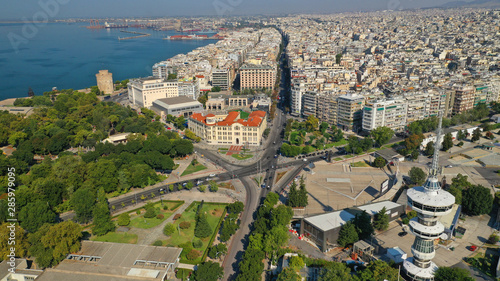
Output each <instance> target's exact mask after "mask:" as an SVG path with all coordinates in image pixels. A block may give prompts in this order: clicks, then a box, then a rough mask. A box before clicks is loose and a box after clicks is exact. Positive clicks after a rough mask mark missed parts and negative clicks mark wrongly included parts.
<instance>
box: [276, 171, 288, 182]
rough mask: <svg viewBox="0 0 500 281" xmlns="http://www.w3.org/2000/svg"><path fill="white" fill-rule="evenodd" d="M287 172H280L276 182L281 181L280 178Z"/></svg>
mask: <svg viewBox="0 0 500 281" xmlns="http://www.w3.org/2000/svg"><path fill="white" fill-rule="evenodd" d="M286 173H287V172H286V171H285V172H279V173H278V175H276V182H279V181H280V179H281V178H282V177H283V176H284V175H285V174H286Z"/></svg>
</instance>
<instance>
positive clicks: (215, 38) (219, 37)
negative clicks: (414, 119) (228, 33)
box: [163, 34, 224, 40]
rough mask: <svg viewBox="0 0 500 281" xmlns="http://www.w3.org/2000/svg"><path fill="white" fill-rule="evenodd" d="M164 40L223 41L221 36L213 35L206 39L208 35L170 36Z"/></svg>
mask: <svg viewBox="0 0 500 281" xmlns="http://www.w3.org/2000/svg"><path fill="white" fill-rule="evenodd" d="M163 39H164V40H208V39H210V40H221V39H224V37H223V36H220V35H218V34H215V35H213V36H211V37H208V35H196V34H191V35H172V36H167V37H165V38H163Z"/></svg>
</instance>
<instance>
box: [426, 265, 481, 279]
mask: <svg viewBox="0 0 500 281" xmlns="http://www.w3.org/2000/svg"><path fill="white" fill-rule="evenodd" d="M449 280H454V281H473V280H474V278H472V277H471V276H470V273H469V271H467V269H464V268H458V267H439V268H438V269H437V270H436V271H435V272H434V281H449Z"/></svg>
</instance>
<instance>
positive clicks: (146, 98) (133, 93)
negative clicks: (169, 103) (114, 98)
mask: <svg viewBox="0 0 500 281" xmlns="http://www.w3.org/2000/svg"><path fill="white" fill-rule="evenodd" d="M127 88H128V100H129V102H130V103H131V104H133V105H135V106H138V107H147V108H149V107H151V106H152V105H153V101H155V100H157V99H163V98H173V97H177V96H179V86H178V82H177V81H173V80H165V79H162V78H155V77H147V78H139V79H132V80H130V81H129V83H128V84H127Z"/></svg>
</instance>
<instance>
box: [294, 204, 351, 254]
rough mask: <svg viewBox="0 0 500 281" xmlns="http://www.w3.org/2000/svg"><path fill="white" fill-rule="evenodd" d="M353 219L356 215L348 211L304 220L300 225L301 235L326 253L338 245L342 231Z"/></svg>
mask: <svg viewBox="0 0 500 281" xmlns="http://www.w3.org/2000/svg"><path fill="white" fill-rule="evenodd" d="M352 219H354V215H353V214H351V213H350V212H348V211H346V210H341V211H336V212H331V213H326V214H322V215H317V216H312V217H308V218H304V221H303V223H301V224H300V230H301V231H300V234H301V235H304V236H305V237H306V238H308V239H310V240H311V241H313V242H314V243H316V245H318V247H319V248H320V249H321V250H322V251H325V252H326V251H328V249H330V248H332V247H333V246H336V245H337V239H338V238H339V232H340V229H341V228H342V226H343V225H344V224H346V223H347V222H348V221H350V220H352Z"/></svg>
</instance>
